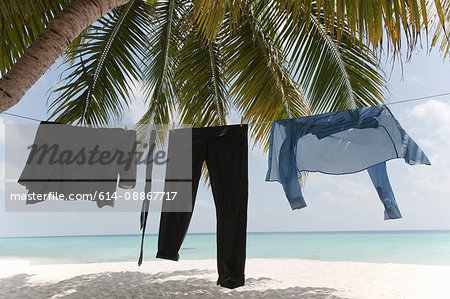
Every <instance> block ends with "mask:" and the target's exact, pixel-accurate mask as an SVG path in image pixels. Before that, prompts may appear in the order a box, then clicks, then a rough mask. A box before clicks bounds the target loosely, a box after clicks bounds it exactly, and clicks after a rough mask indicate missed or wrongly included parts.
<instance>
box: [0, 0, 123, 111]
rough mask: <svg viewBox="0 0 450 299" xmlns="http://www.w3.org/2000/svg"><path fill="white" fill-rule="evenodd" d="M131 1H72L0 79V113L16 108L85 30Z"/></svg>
mask: <svg viewBox="0 0 450 299" xmlns="http://www.w3.org/2000/svg"><path fill="white" fill-rule="evenodd" d="M128 1H129V0H73V1H72V3H71V4H69V5H67V6H66V7H65V8H64V9H63V10H62V11H61V12H60V13H58V15H57V16H56V17H55V18H54V19H53V20H52V21H51V22H50V23H49V25H48V26H47V28H45V29H44V30H43V31H42V32H41V33H40V34H39V36H38V37H37V38H36V40H35V41H34V42H33V44H31V46H30V47H29V48H28V49H27V50H26V51H25V52H24V53H23V55H22V57H20V59H19V60H18V61H17V62H16V63H15V64H14V66H13V67H12V68H11V69H10V70H9V71H8V73H7V74H6V75H5V76H3V77H2V78H1V79H0V113H2V112H4V111H5V110H8V109H9V108H11V107H12V106H14V105H15V104H17V103H18V102H19V101H20V99H21V98H22V97H23V96H24V95H25V93H26V92H27V91H28V90H29V89H30V88H31V87H32V86H33V85H34V84H35V83H36V82H37V81H38V80H39V78H41V77H42V75H44V73H45V72H46V71H47V70H48V69H49V68H50V66H51V65H52V64H53V63H55V61H56V59H58V58H59V57H60V56H61V55H62V54H63V53H64V51H65V50H66V49H67V47H68V46H69V44H70V43H71V42H72V41H73V40H74V39H75V38H76V37H77V36H78V35H79V34H80V33H81V32H82V31H83V30H84V29H86V28H87V27H88V26H89V25H91V24H92V23H94V22H95V21H96V20H97V19H99V18H100V17H101V16H103V15H104V14H106V13H108V12H110V11H111V10H112V9H113V8H115V7H117V6H120V5H123V4H125V3H127V2H128Z"/></svg>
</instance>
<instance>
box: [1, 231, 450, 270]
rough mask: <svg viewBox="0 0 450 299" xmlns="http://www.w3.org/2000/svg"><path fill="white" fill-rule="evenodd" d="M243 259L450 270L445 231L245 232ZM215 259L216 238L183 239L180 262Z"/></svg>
mask: <svg viewBox="0 0 450 299" xmlns="http://www.w3.org/2000/svg"><path fill="white" fill-rule="evenodd" d="M139 246H140V236H139V235H121V236H75V237H32V238H0V261H1V260H5V259H26V260H31V261H32V263H95V262H123V261H127V262H133V261H137V258H138V255H139V248H140V247H139ZM156 246H157V236H155V235H148V236H147V237H146V240H145V260H156V259H155V258H154V256H155V254H156ZM247 257H248V258H301V259H313V260H324V261H361V262H375V263H407V264H429V265H450V231H376V232H298V233H294V232H292V233H291V232H290V233H249V234H248V239H247ZM215 258H216V236H215V234H188V235H187V237H186V239H185V241H184V243H183V247H182V249H181V250H180V259H215Z"/></svg>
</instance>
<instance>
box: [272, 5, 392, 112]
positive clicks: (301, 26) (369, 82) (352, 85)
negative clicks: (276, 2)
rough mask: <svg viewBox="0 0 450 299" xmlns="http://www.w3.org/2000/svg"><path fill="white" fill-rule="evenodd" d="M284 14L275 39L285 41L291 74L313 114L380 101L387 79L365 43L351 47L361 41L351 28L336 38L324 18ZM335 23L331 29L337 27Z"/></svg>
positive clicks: (378, 102) (336, 28) (373, 103)
mask: <svg viewBox="0 0 450 299" xmlns="http://www.w3.org/2000/svg"><path fill="white" fill-rule="evenodd" d="M312 10H313V11H316V8H315V7H314V6H313V8H312ZM284 17H285V18H287V20H289V21H288V24H289V25H288V26H285V27H284V28H283V30H281V32H280V34H279V37H278V39H279V40H280V42H281V41H283V42H284V48H285V49H286V52H287V54H286V55H287V56H289V57H290V69H291V71H292V74H293V76H294V77H295V78H296V80H297V81H298V82H299V84H300V85H301V86H302V87H303V89H304V90H305V92H306V93H307V97H308V99H309V101H310V102H309V104H310V105H311V109H312V111H314V113H323V112H327V111H336V110H343V109H350V108H356V107H363V106H370V105H377V104H380V103H382V102H383V96H384V92H385V86H386V80H385V79H384V72H383V70H382V69H381V67H380V63H379V60H378V59H377V57H376V56H375V54H374V53H373V52H372V51H371V50H370V49H369V48H368V47H367V46H365V45H364V44H363V45H362V46H361V47H360V48H359V49H358V48H356V47H355V46H354V44H355V43H360V41H359V40H358V39H356V38H354V37H352V35H351V32H350V30H348V29H344V30H342V32H341V37H340V40H337V38H336V37H332V36H331V35H330V34H329V33H327V31H326V30H325V25H324V23H323V22H324V19H323V18H320V19H318V18H317V17H316V16H315V15H314V14H310V15H309V20H308V22H304V21H303V20H301V19H299V20H298V21H297V22H295V21H293V19H292V18H293V16H292V14H290V15H287V16H286V15H285V16H284ZM337 22H338V20H336V22H335V24H334V27H335V28H334V29H332V30H333V31H337V30H339V29H338V24H337ZM328 26H330V24H329V25H328ZM328 30H330V29H328ZM324 99H326V100H324Z"/></svg>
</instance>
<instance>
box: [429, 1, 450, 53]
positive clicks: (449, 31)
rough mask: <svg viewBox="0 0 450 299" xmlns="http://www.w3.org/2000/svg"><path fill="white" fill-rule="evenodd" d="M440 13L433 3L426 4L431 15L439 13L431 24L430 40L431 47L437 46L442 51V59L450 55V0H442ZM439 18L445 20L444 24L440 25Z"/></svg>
mask: <svg viewBox="0 0 450 299" xmlns="http://www.w3.org/2000/svg"><path fill="white" fill-rule="evenodd" d="M442 6H443V8H442V15H440V14H439V12H438V11H437V10H436V9H435V6H434V5H430V3H429V5H428V9H429V14H430V15H432V16H436V15H439V18H437V17H435V18H434V21H433V22H432V24H431V26H432V27H433V29H432V30H433V37H432V40H431V48H434V47H439V50H440V51H441V52H442V53H443V56H444V59H446V58H447V57H450V56H449V54H450V0H442ZM441 18H443V19H444V21H445V24H446V25H445V26H442V25H441V21H438V20H440V19H441Z"/></svg>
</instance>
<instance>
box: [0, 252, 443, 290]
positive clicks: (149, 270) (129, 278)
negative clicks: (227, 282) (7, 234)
mask: <svg viewBox="0 0 450 299" xmlns="http://www.w3.org/2000/svg"><path fill="white" fill-rule="evenodd" d="M216 279H217V273H216V261H215V260H184V261H179V262H173V261H144V264H143V265H142V266H141V267H140V268H138V267H137V264H136V263H131V262H121V263H91V264H53V265H43V264H33V263H30V261H26V260H2V261H0V298H144V297H145V298H161V297H167V298H173V297H185V298H199V297H205V298H211V297H215V298H231V297H240V298H289V297H290V298H408V299H409V298H421V299H422V298H450V266H432V265H410V264H377V263H360V262H334V261H333V262H329V261H313V260H301V259H248V260H247V264H246V285H245V286H244V287H241V288H238V289H234V290H229V289H225V288H222V287H219V286H217V285H216V283H215V282H216Z"/></svg>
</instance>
